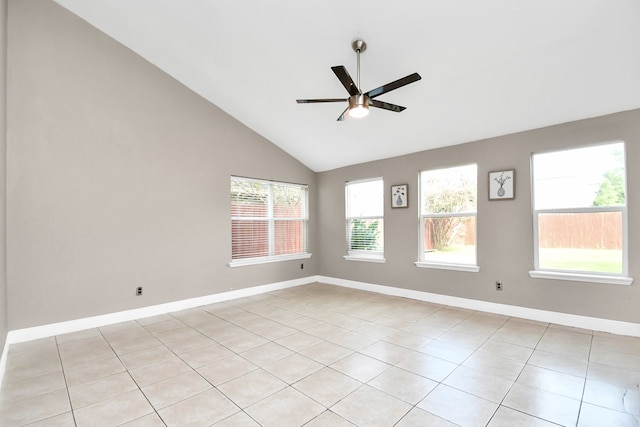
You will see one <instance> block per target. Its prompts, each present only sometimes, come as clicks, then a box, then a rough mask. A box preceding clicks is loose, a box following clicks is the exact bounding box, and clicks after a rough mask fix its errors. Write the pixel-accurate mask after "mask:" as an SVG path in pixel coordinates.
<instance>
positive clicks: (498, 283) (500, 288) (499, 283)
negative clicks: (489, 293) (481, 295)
mask: <svg viewBox="0 0 640 427" xmlns="http://www.w3.org/2000/svg"><path fill="white" fill-rule="evenodd" d="M501 290H502V282H500V281H496V291H501Z"/></svg>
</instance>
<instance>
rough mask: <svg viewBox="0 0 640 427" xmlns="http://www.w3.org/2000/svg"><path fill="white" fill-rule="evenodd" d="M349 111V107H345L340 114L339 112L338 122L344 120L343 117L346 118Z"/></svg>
mask: <svg viewBox="0 0 640 427" xmlns="http://www.w3.org/2000/svg"><path fill="white" fill-rule="evenodd" d="M348 112H349V107H347V108H346V109H345V110H344V111H343V112H342V114H340V117H338V120H337V121H338V122H344V119H346V118H347V117H348V114H347V113H348Z"/></svg>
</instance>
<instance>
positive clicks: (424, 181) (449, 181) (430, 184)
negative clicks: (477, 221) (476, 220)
mask: <svg viewBox="0 0 640 427" xmlns="http://www.w3.org/2000/svg"><path fill="white" fill-rule="evenodd" d="M477 175H478V173H477V167H476V165H467V166H460V167H455V168H448V169H438V170H432V171H424V172H422V173H421V174H420V190H421V193H422V194H421V195H422V204H421V210H422V214H441V213H461V212H475V211H476V193H477V190H476V182H477Z"/></svg>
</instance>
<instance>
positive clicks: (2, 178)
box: [0, 0, 8, 354]
mask: <svg viewBox="0 0 640 427" xmlns="http://www.w3.org/2000/svg"><path fill="white" fill-rule="evenodd" d="M6 106H7V1H6V0H0V354H2V351H3V350H4V343H5V339H6V337H7V331H8V327H7V256H6V255H7V254H6V242H7V239H6V221H5V212H6V206H7V204H6V169H7V167H6V165H7V157H6V154H7V114H6Z"/></svg>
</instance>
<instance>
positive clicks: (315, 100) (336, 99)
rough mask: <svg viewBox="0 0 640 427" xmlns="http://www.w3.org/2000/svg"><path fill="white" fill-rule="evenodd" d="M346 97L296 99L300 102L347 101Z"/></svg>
mask: <svg viewBox="0 0 640 427" xmlns="http://www.w3.org/2000/svg"><path fill="white" fill-rule="evenodd" d="M345 101H348V99H346V98H325V99H296V102H297V103H298V104H315V103H318V102H345Z"/></svg>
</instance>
